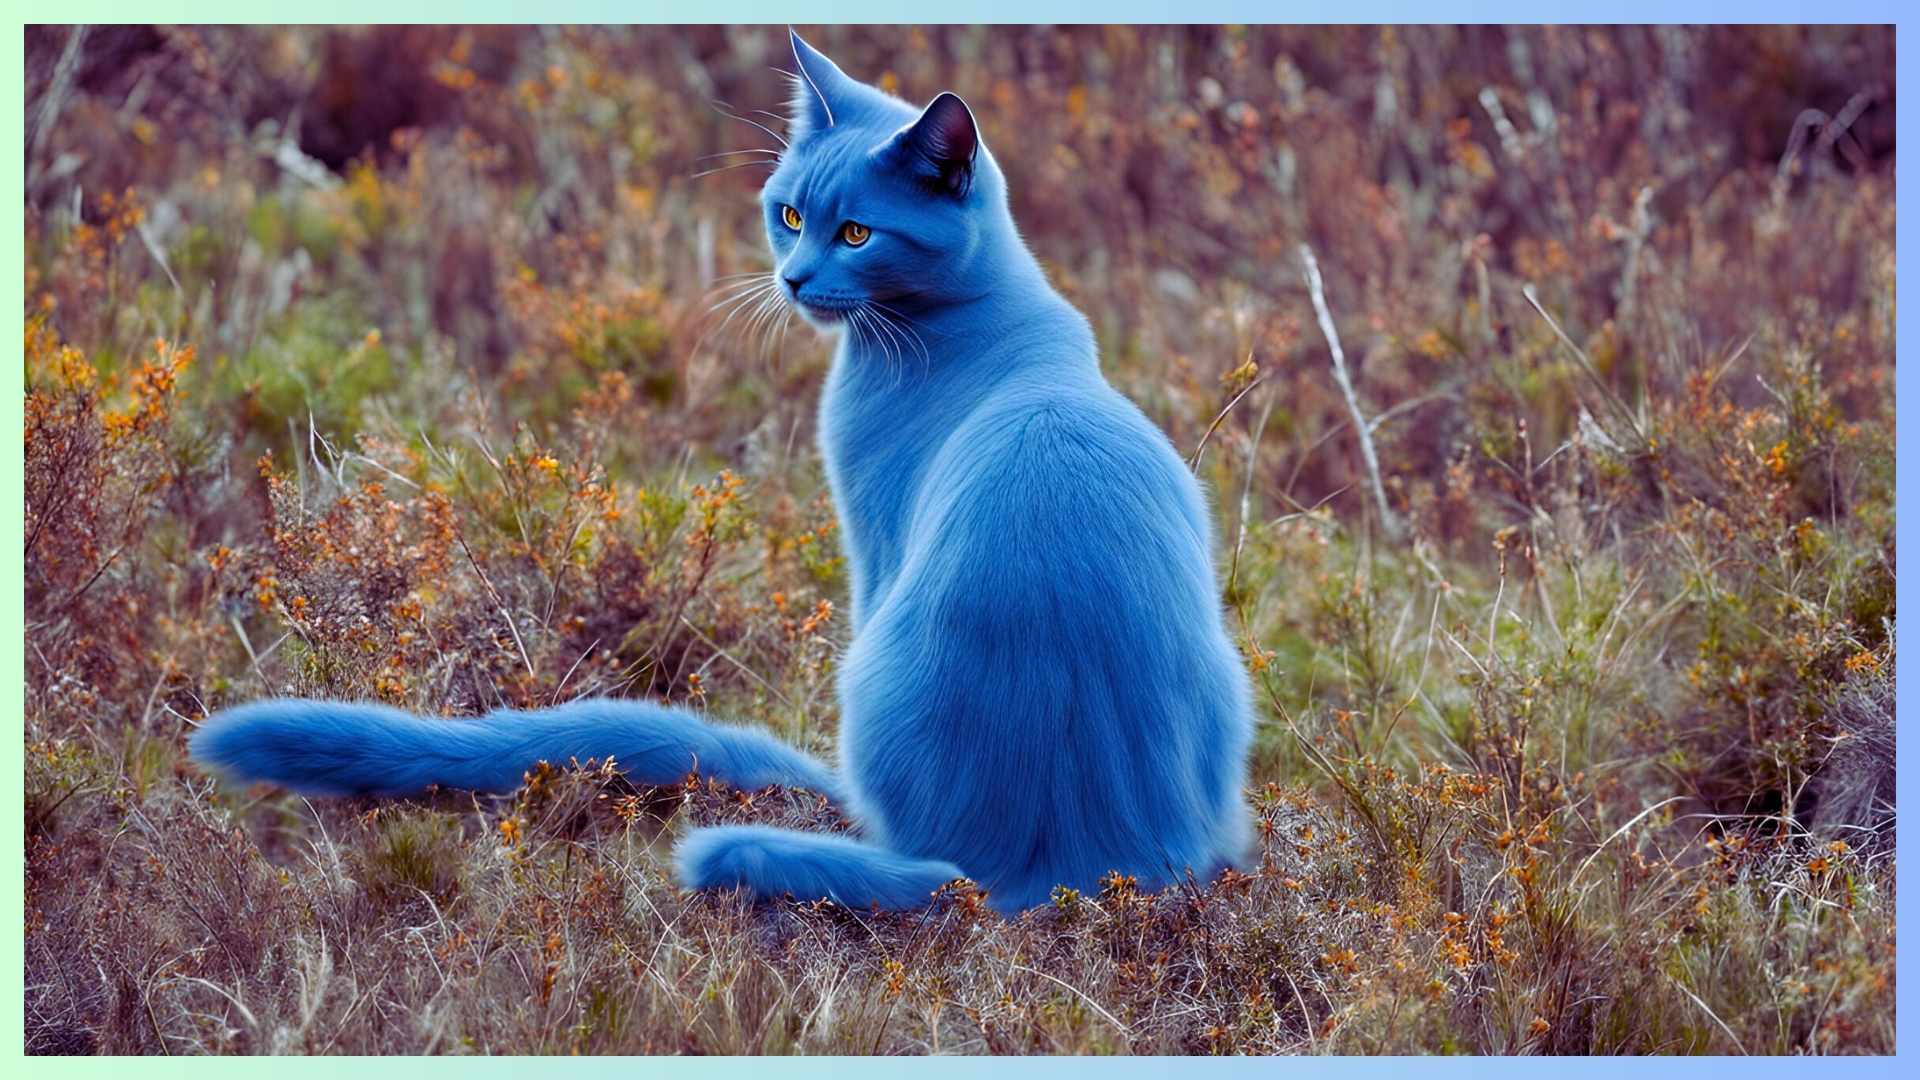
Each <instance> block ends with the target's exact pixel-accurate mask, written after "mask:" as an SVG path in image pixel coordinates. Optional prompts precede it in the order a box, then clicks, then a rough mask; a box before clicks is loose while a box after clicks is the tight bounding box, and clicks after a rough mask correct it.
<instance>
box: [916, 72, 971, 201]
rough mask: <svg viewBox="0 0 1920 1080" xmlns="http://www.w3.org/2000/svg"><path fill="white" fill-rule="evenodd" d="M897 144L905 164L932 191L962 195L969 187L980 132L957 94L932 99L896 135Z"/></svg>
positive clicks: (946, 94) (945, 94) (964, 103)
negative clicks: (915, 170) (923, 178)
mask: <svg viewBox="0 0 1920 1080" xmlns="http://www.w3.org/2000/svg"><path fill="white" fill-rule="evenodd" d="M897 145H898V146H899V148H900V150H901V151H902V152H903V153H904V154H905V156H906V158H907V160H908V162H909V164H911V165H913V166H915V167H917V168H919V169H920V170H922V171H923V174H924V175H925V176H926V178H927V179H928V180H929V181H931V182H932V184H933V186H935V187H936V188H938V189H940V190H942V191H945V192H947V193H949V194H953V195H961V196H964V195H965V194H966V193H967V189H968V188H969V187H970V186H972V184H973V161H974V157H975V156H976V155H977V154H978V153H979V152H980V131H979V128H978V127H976V126H975V125H974V122H973V111H972V110H971V109H968V108H967V103H966V102H964V101H961V100H960V98H959V95H957V94H952V93H942V94H941V95H940V96H939V97H937V98H934V99H933V103H932V104H931V105H928V106H927V108H926V110H925V111H924V112H922V113H921V114H920V118H919V119H918V120H915V121H914V122H913V124H912V126H910V127H908V128H907V129H906V130H905V131H902V132H901V133H900V135H899V137H898V139H897Z"/></svg>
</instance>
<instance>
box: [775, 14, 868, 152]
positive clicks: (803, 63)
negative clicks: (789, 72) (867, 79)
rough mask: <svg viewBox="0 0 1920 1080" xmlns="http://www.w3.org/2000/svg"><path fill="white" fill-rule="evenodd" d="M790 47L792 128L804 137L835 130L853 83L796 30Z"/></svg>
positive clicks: (789, 38)
mask: <svg viewBox="0 0 1920 1080" xmlns="http://www.w3.org/2000/svg"><path fill="white" fill-rule="evenodd" d="M787 44H789V45H790V46H792V47H793V63H794V86H793V101H792V103H791V104H790V105H789V107H788V108H789V112H790V113H791V115H790V116H789V117H788V123H789V126H790V127H791V128H792V129H793V130H794V131H795V132H797V133H799V134H800V135H805V134H807V133H808V132H813V131H824V130H826V129H827V128H830V127H832V126H833V123H834V113H835V112H836V110H837V109H838V107H839V106H840V105H841V104H842V103H844V101H845V98H846V87H847V85H848V83H850V82H851V81H852V80H850V79H848V78H847V76H846V73H845V72H842V71H841V70H840V68H839V67H838V66H836V65H835V64H834V62H833V61H831V60H829V59H827V57H826V54H825V53H822V52H821V51H820V50H818V49H816V48H814V47H813V46H811V45H809V44H807V42H806V39H805V38H802V37H801V36H800V32H799V31H797V30H795V29H793V28H792V27H788V28H787ZM795 141H796V142H797V141H798V140H797V139H796V140H795Z"/></svg>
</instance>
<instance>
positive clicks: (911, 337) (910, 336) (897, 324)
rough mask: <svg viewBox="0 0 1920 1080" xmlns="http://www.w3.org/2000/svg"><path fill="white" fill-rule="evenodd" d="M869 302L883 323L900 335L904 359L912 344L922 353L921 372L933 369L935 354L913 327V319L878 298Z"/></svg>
mask: <svg viewBox="0 0 1920 1080" xmlns="http://www.w3.org/2000/svg"><path fill="white" fill-rule="evenodd" d="M867 303H868V304H869V305H870V306H871V307H872V309H873V312H874V314H875V316H876V317H877V318H878V319H879V320H880V321H881V322H882V323H883V324H885V325H887V326H888V328H889V330H890V331H891V332H893V333H897V334H899V335H900V350H901V353H902V354H903V360H904V354H905V352H906V349H907V346H908V345H909V344H911V345H912V346H913V347H914V349H915V351H916V352H918V353H919V354H920V370H921V372H922V373H925V372H930V371H932V370H933V354H932V353H930V352H928V351H927V343H926V340H925V339H924V338H922V337H921V336H920V332H919V331H918V330H915V329H914V328H913V320H912V319H910V318H908V317H907V315H906V314H905V313H904V312H901V311H899V310H897V309H895V308H892V307H889V306H887V305H886V304H883V303H881V302H880V301H878V300H869V301H867Z"/></svg>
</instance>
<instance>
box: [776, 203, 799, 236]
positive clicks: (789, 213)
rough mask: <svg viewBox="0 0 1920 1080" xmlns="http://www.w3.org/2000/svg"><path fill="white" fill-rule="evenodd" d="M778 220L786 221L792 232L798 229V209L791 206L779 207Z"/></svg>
mask: <svg viewBox="0 0 1920 1080" xmlns="http://www.w3.org/2000/svg"><path fill="white" fill-rule="evenodd" d="M780 220H781V221H784V222H786V223H787V228H789V229H792V230H793V231H794V232H799V231H800V211H798V210H795V209H794V208H793V207H791V206H783V207H781V208H780Z"/></svg>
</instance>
